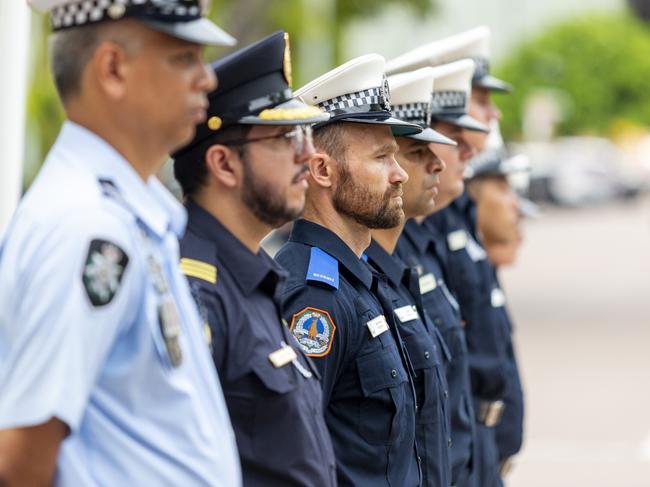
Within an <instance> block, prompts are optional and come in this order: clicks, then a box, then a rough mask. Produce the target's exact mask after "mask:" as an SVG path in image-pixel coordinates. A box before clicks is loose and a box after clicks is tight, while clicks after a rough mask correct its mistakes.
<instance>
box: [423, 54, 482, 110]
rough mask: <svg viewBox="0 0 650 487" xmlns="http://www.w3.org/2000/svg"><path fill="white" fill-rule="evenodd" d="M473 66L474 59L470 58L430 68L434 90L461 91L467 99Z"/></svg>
mask: <svg viewBox="0 0 650 487" xmlns="http://www.w3.org/2000/svg"><path fill="white" fill-rule="evenodd" d="M474 66H475V65H474V61H472V60H471V59H461V60H460V61H456V62H453V63H449V64H443V65H442V66H437V67H435V68H431V72H432V74H433V83H434V92H436V91H463V92H465V94H466V95H467V96H468V101H469V95H471V92H472V75H473V74H474Z"/></svg>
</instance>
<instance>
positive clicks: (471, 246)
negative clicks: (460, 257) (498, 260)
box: [467, 238, 487, 262]
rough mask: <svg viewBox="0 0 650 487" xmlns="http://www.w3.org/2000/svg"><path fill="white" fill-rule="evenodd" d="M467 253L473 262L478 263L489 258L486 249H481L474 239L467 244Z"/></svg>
mask: <svg viewBox="0 0 650 487" xmlns="http://www.w3.org/2000/svg"><path fill="white" fill-rule="evenodd" d="M467 253H468V254H469V256H470V258H471V259H472V262H478V261H481V260H485V259H486V258H487V254H486V253H485V249H484V248H483V247H481V246H480V245H479V244H478V243H477V242H476V241H475V240H474V239H473V238H470V239H469V241H468V242H467Z"/></svg>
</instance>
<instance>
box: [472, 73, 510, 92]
mask: <svg viewBox="0 0 650 487" xmlns="http://www.w3.org/2000/svg"><path fill="white" fill-rule="evenodd" d="M472 84H473V85H474V86H478V87H481V88H486V89H488V90H490V91H498V92H499V93H510V92H511V91H512V85H511V84H509V83H506V82H505V81H503V80H500V79H499V78H495V77H494V76H492V75H491V74H486V75H485V76H482V77H480V78H478V79H475V80H474V81H473V83H472Z"/></svg>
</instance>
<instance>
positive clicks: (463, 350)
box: [395, 220, 474, 485]
mask: <svg viewBox="0 0 650 487" xmlns="http://www.w3.org/2000/svg"><path fill="white" fill-rule="evenodd" d="M395 253H396V254H397V255H399V256H400V257H401V259H402V260H403V261H404V262H405V263H406V264H407V265H408V266H409V267H411V268H415V269H416V270H417V271H418V275H419V284H420V285H419V290H420V292H421V295H422V302H423V305H424V313H425V314H426V315H427V316H428V318H429V319H430V320H431V321H432V322H433V323H434V324H435V326H436V327H437V328H438V330H439V331H440V333H441V334H442V336H443V338H444V340H445V343H446V344H447V347H448V348H449V351H450V354H451V361H450V363H449V364H448V365H447V383H448V386H449V403H448V407H449V414H450V416H451V439H452V447H451V465H452V484H454V485H455V484H456V483H457V482H458V481H459V479H462V478H465V477H467V476H468V475H469V470H470V466H471V463H470V462H471V458H472V444H473V435H474V409H473V407H472V405H471V394H472V391H471V385H470V380H469V363H468V355H467V345H466V343H465V332H464V331H463V328H462V326H461V323H460V309H459V307H458V303H457V302H456V299H455V298H454V297H453V296H452V294H451V292H450V291H449V289H448V288H447V284H446V276H445V274H444V273H443V271H442V267H441V261H442V259H444V256H445V254H446V247H445V245H444V241H442V240H441V239H439V238H435V235H434V234H433V233H432V231H431V230H430V229H429V228H426V227H424V226H422V225H419V224H418V223H417V222H416V221H415V220H409V221H407V222H406V225H405V226H404V231H403V233H402V236H401V237H400V239H399V241H398V243H397V248H396V249H395Z"/></svg>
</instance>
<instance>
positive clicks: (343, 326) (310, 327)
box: [283, 284, 354, 404]
mask: <svg viewBox="0 0 650 487" xmlns="http://www.w3.org/2000/svg"><path fill="white" fill-rule="evenodd" d="M338 293H340V291H337V292H336V293H335V292H334V290H331V289H326V288H323V287H320V286H314V285H309V284H304V285H301V286H299V287H297V288H293V289H292V290H287V291H286V292H285V296H284V306H283V308H284V317H285V319H286V320H287V322H288V323H289V328H290V330H291V332H292V334H293V335H294V337H295V338H296V340H297V342H298V344H299V345H300V348H301V349H302V351H303V352H304V353H305V355H307V356H308V357H311V359H312V360H313V363H314V365H315V366H316V367H317V368H318V371H319V373H320V375H321V385H322V389H323V402H324V404H327V403H328V402H329V401H330V399H331V395H332V392H333V390H334V387H335V384H336V382H337V380H338V378H339V376H340V374H341V371H342V370H343V368H344V367H345V363H346V359H347V355H348V352H349V350H351V347H350V343H349V342H350V327H351V325H353V323H354V314H353V313H352V311H351V310H350V308H349V306H347V301H346V300H345V299H341V296H337V294H338Z"/></svg>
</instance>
